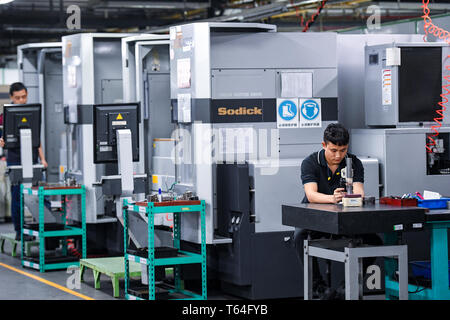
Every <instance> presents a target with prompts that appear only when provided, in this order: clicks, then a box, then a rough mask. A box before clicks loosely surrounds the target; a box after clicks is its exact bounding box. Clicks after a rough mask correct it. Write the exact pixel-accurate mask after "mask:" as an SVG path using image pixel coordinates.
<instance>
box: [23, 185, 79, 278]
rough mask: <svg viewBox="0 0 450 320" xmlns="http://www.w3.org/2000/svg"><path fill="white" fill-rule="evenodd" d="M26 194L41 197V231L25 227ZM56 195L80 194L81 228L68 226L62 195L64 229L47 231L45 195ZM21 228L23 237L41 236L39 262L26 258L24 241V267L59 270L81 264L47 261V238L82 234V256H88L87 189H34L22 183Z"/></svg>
mask: <svg viewBox="0 0 450 320" xmlns="http://www.w3.org/2000/svg"><path fill="white" fill-rule="evenodd" d="M24 194H26V195H31V196H37V197H38V198H39V231H35V230H30V229H25V228H24ZM54 195H61V196H66V195H80V198H81V228H77V227H72V226H66V225H65V224H66V218H67V217H66V215H67V211H66V200H65V197H61V202H62V216H61V222H62V224H64V225H65V228H64V230H56V231H45V230H44V225H45V221H44V210H45V207H44V197H45V196H54ZM20 229H21V233H22V239H23V236H24V234H26V235H31V236H35V237H38V238H39V240H40V241H39V263H35V262H31V261H26V260H24V255H23V253H24V250H25V248H24V246H25V242H24V241H21V243H22V253H21V260H22V266H23V267H29V268H33V269H37V270H39V271H40V272H45V271H47V270H58V269H65V268H68V267H70V266H77V265H78V266H79V261H70V262H60V263H47V264H46V263H45V240H44V239H45V238H50V237H69V236H81V251H82V252H81V256H82V259H85V258H86V189H85V187H84V186H81V187H77V188H62V189H48V190H46V189H45V187H39V188H38V189H32V188H30V187H25V186H24V185H23V184H21V185H20ZM62 253H63V255H67V243H66V242H65V241H64V243H63V251H62Z"/></svg>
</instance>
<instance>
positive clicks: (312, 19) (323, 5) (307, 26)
mask: <svg viewBox="0 0 450 320" xmlns="http://www.w3.org/2000/svg"><path fill="white" fill-rule="evenodd" d="M327 1H328V0H322V3H321V4H320V6H319V7H318V8H317V11H316V13H315V14H313V15H312V17H311V19H309V20H308V21H307V22H306V25H305V27H304V28H303V30H302V32H306V31H308V29H309V25H310V24H311V23H313V22H314V19H315V18H316V17H317V16H318V15H319V14H320V12H321V11H322V9H323V7H325V3H326V2H327Z"/></svg>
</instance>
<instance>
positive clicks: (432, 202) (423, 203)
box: [417, 198, 450, 209]
mask: <svg viewBox="0 0 450 320" xmlns="http://www.w3.org/2000/svg"><path fill="white" fill-rule="evenodd" d="M447 201H450V198H440V199H428V200H421V199H419V200H417V206H418V207H423V208H428V209H447Z"/></svg>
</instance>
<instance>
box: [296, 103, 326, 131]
mask: <svg viewBox="0 0 450 320" xmlns="http://www.w3.org/2000/svg"><path fill="white" fill-rule="evenodd" d="M298 105H299V107H300V128H321V127H322V101H321V99H300V101H299V104H298Z"/></svg>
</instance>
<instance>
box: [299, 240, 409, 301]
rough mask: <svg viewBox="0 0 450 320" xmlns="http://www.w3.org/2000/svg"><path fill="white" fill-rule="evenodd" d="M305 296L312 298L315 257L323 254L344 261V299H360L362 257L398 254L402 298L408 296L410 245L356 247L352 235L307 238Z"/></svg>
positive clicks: (305, 297) (361, 289) (304, 250)
mask: <svg viewBox="0 0 450 320" xmlns="http://www.w3.org/2000/svg"><path fill="white" fill-rule="evenodd" d="M303 255H304V256H303V257H304V260H303V261H304V271H303V272H304V299H305V300H309V299H311V298H312V283H313V281H312V275H313V264H312V258H313V257H317V258H323V259H327V260H333V261H338V262H343V263H344V264H345V299H346V300H358V299H360V298H361V299H362V296H363V283H362V282H363V281H362V278H363V272H362V258H369V257H397V259H398V277H399V299H400V300H408V246H407V245H395V246H360V247H354V245H353V241H352V239H339V240H305V241H304V246H303Z"/></svg>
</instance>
